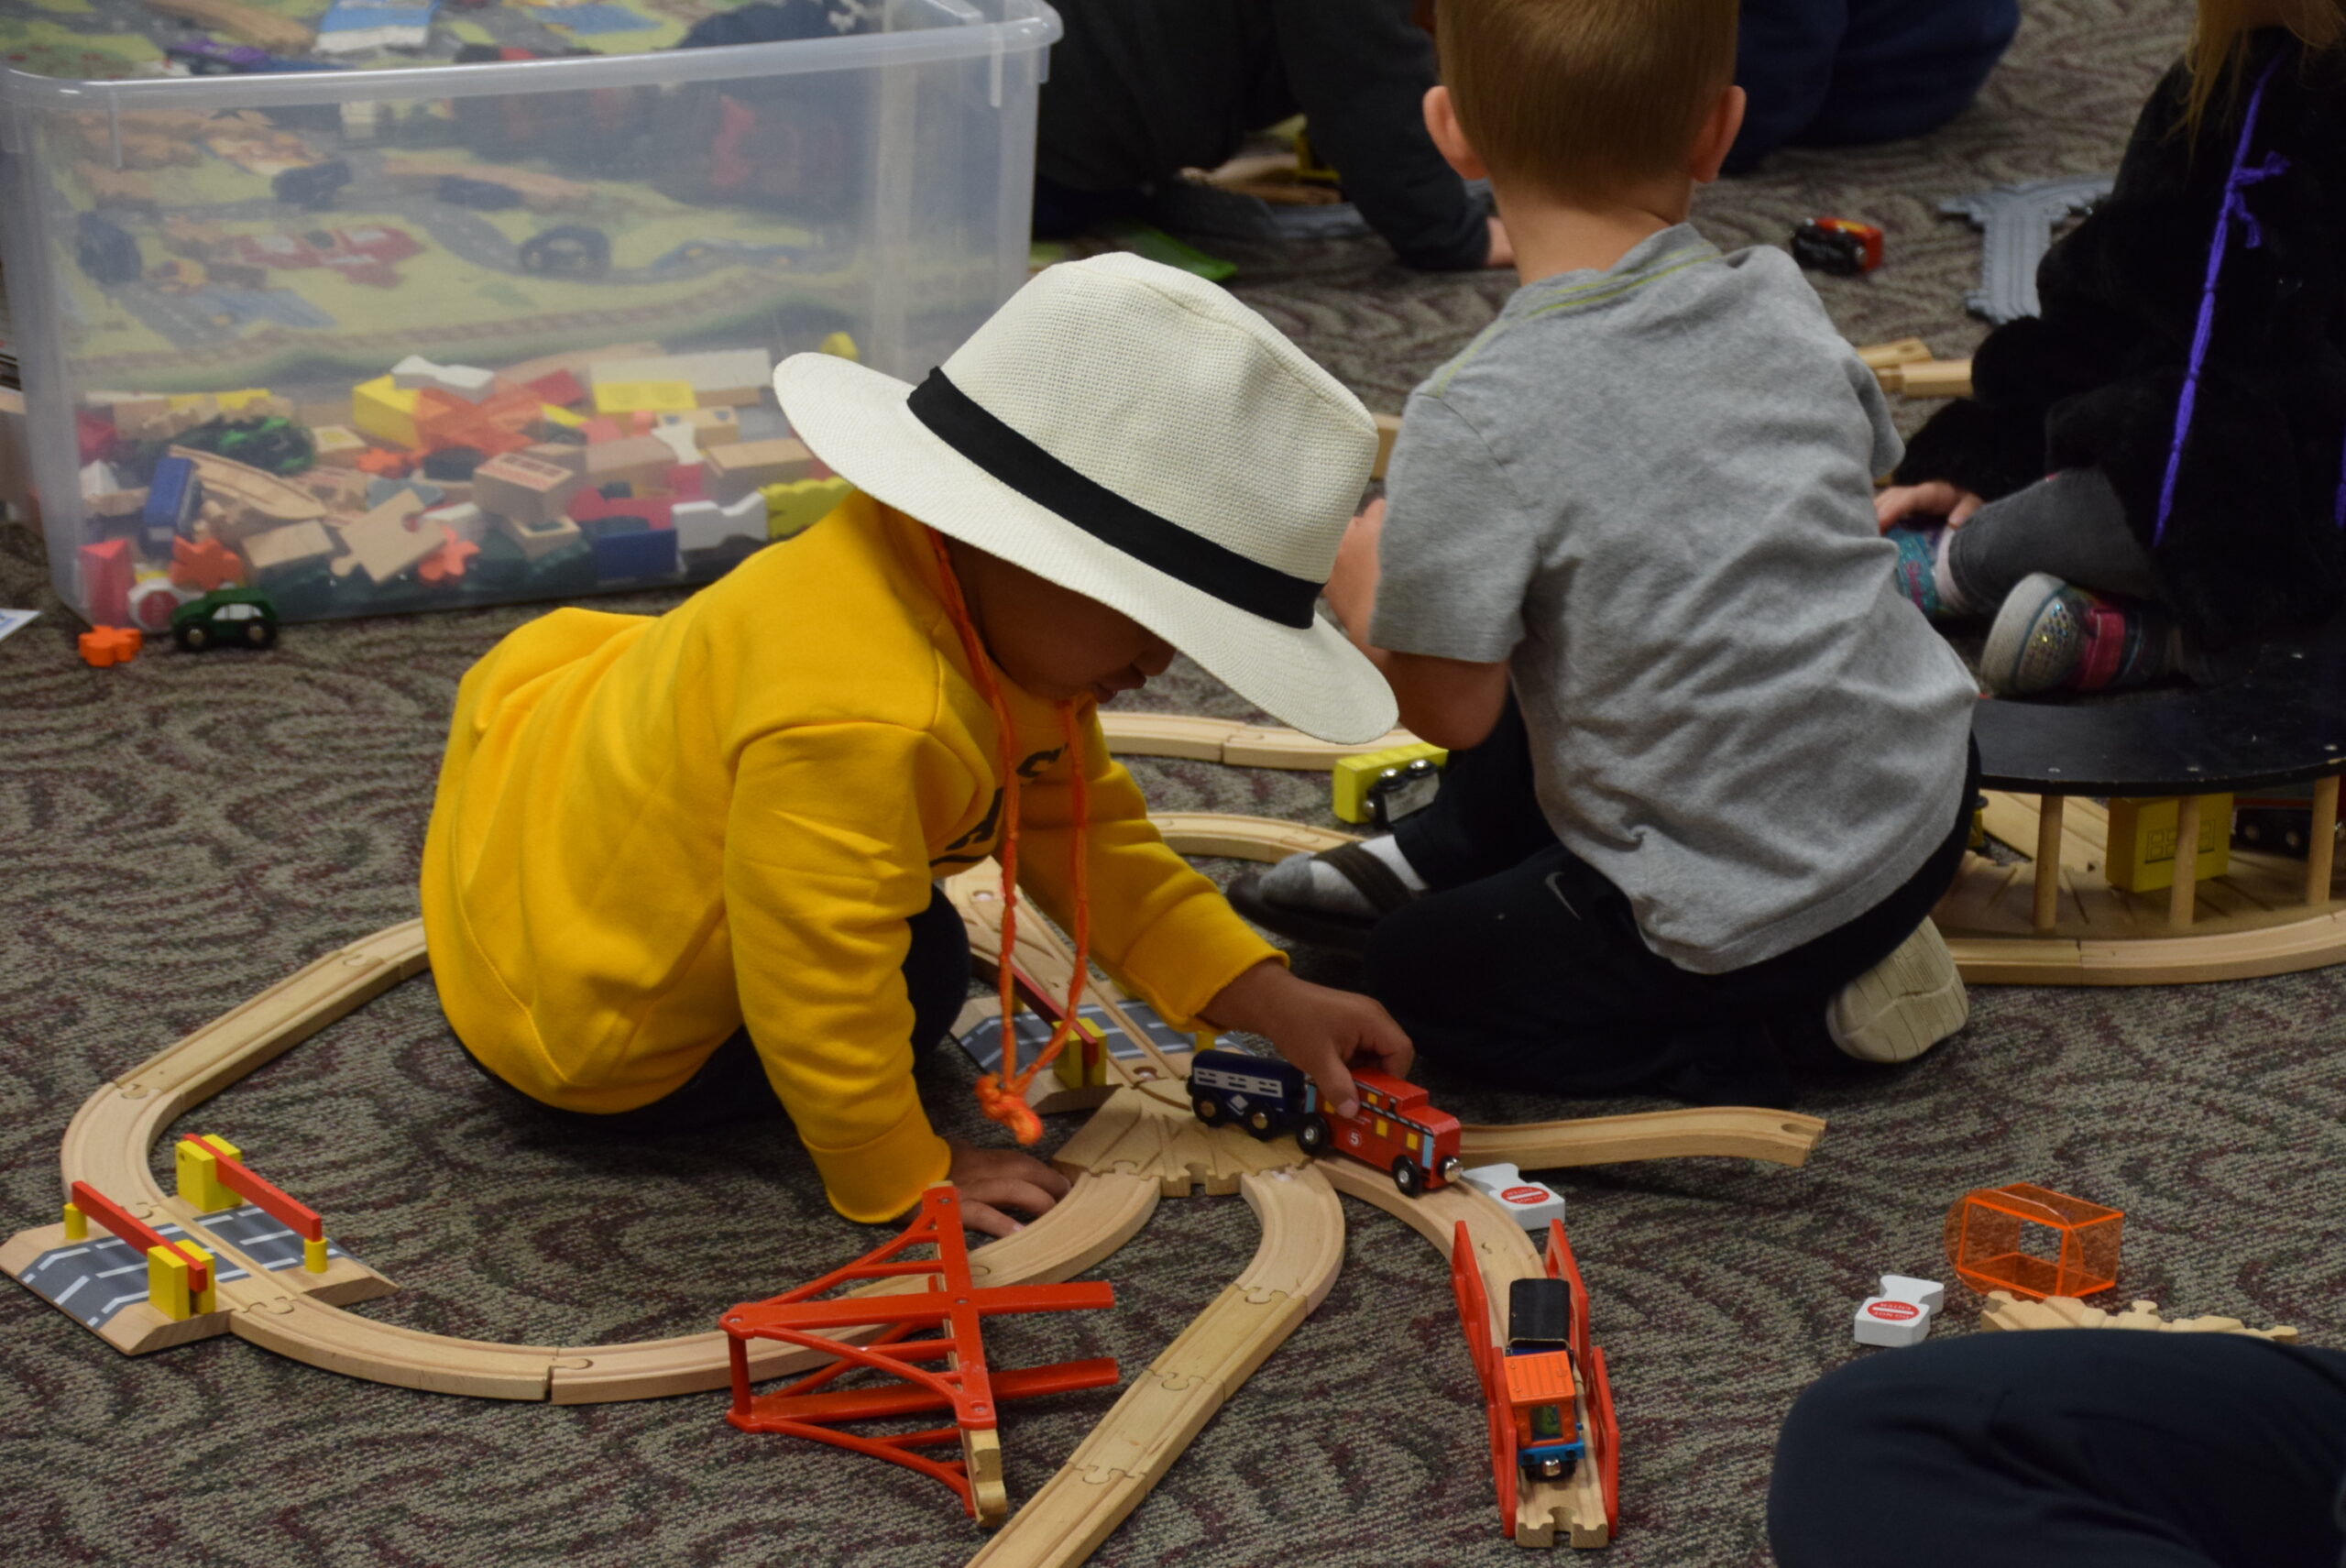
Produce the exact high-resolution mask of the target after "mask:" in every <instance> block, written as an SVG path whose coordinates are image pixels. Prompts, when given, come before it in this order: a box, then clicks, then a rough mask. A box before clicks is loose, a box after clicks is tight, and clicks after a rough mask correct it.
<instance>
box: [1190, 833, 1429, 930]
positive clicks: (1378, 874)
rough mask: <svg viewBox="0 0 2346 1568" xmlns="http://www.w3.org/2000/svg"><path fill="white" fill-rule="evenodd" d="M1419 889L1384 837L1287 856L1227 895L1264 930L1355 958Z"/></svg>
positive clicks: (1415, 876)
mask: <svg viewBox="0 0 2346 1568" xmlns="http://www.w3.org/2000/svg"><path fill="white" fill-rule="evenodd" d="M1425 890H1426V884H1425V879H1424V878H1422V877H1420V876H1419V875H1418V873H1417V871H1416V870H1415V868H1413V867H1412V866H1411V865H1410V864H1409V857H1408V856H1406V855H1404V854H1402V853H1401V847H1400V846H1399V845H1398V844H1397V843H1395V842H1394V840H1393V835H1391V834H1390V833H1387V834H1382V835H1380V836H1378V837H1377V838H1375V839H1367V840H1365V841H1364V842H1361V843H1358V844H1343V845H1339V846H1338V847H1336V848H1335V849H1332V850H1321V851H1320V852H1319V853H1317V854H1303V855H1289V856H1288V858H1287V859H1285V860H1283V861H1280V862H1279V863H1278V864H1277V865H1275V866H1273V867H1272V868H1271V869H1270V870H1268V871H1266V872H1255V873H1253V874H1250V875H1247V876H1243V877H1240V878H1239V879H1238V880H1237V881H1236V882H1233V883H1231V884H1230V889H1229V893H1230V902H1231V905H1232V906H1233V908H1235V909H1236V910H1237V911H1238V913H1240V914H1241V915H1244V916H1246V918H1247V919H1249V920H1252V921H1253V922H1255V925H1257V926H1260V927H1264V928H1265V929H1266V930H1270V931H1276V932H1277V933H1278V934H1279V935H1280V936H1283V937H1291V938H1295V939H1296V940H1297V941H1299V942H1310V943H1311V944H1313V945H1314V946H1317V947H1323V948H1334V949H1336V950H1337V951H1339V952H1348V953H1358V952H1362V951H1364V950H1365V948H1367V946H1368V934H1369V932H1370V931H1371V930H1373V929H1375V927H1376V923H1377V922H1378V921H1379V920H1382V919H1383V918H1384V917H1385V916H1387V915H1390V914H1391V913H1393V911H1395V910H1396V909H1398V908H1400V907H1401V906H1402V905H1405V904H1408V903H1409V901H1410V900H1412V899H1414V898H1416V897H1417V896H1418V894H1421V893H1423V892H1424V891H1425Z"/></svg>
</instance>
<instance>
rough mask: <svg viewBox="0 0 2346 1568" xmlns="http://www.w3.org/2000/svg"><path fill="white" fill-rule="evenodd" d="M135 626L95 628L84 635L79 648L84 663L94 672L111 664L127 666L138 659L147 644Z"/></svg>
mask: <svg viewBox="0 0 2346 1568" xmlns="http://www.w3.org/2000/svg"><path fill="white" fill-rule="evenodd" d="M146 641H147V640H146V638H145V637H143V636H141V635H140V633H139V630H138V629H137V627H135V626H93V627H92V628H91V629H90V630H87V631H84V632H83V633H82V637H81V641H80V642H79V644H78V646H79V647H80V648H81V650H82V663H85V664H87V665H89V666H90V667H91V668H92V669H93V670H103V669H104V668H105V667H106V666H107V665H109V664H127V663H130V661H131V660H133V659H135V658H137V657H138V650H139V648H140V646H141V645H143V644H144V643H145V642H146Z"/></svg>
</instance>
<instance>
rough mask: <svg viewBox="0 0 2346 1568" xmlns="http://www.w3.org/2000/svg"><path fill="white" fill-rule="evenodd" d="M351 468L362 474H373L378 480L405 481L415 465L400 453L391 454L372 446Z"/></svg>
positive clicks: (361, 454)
mask: <svg viewBox="0 0 2346 1568" xmlns="http://www.w3.org/2000/svg"><path fill="white" fill-rule="evenodd" d="M351 466H352V467H354V468H356V469H357V470H358V471H359V472H360V473H362V474H372V475H374V476H375V477H377V478H378V479H404V478H406V477H407V471H408V470H409V469H410V468H412V467H414V466H415V464H414V461H413V460H412V459H411V458H409V457H407V456H405V455H402V454H400V453H397V452H389V451H386V450H384V449H383V448H382V447H379V446H370V447H368V448H367V450H366V451H364V452H362V453H360V454H359V455H358V456H357V457H356V460H354V461H353V462H352V464H351Z"/></svg>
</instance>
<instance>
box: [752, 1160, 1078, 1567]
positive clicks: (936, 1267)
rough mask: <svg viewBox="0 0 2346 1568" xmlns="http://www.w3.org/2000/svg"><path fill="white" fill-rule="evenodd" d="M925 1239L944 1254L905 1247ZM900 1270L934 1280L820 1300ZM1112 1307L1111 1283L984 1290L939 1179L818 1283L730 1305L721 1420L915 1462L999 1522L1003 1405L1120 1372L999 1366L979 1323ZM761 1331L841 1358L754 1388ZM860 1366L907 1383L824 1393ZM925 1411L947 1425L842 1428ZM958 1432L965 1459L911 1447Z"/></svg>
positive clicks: (983, 1517)
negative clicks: (944, 1414)
mask: <svg viewBox="0 0 2346 1568" xmlns="http://www.w3.org/2000/svg"><path fill="white" fill-rule="evenodd" d="M923 1245H926V1246H930V1247H933V1248H935V1249H936V1256H934V1257H933V1258H905V1257H904V1256H902V1254H903V1253H904V1252H905V1251H907V1250H908V1249H910V1248H913V1247H916V1246H923ZM906 1276H912V1277H921V1276H926V1277H927V1278H926V1284H927V1288H926V1289H914V1290H910V1291H906V1292H903V1293H901V1294H889V1295H866V1296H844V1297H838V1298H834V1299H829V1300H817V1299H815V1298H816V1297H818V1296H821V1295H822V1294H823V1293H824V1292H825V1291H827V1290H830V1289H834V1288H837V1287H839V1286H841V1285H846V1284H850V1283H851V1282H853V1281H857V1280H867V1279H882V1278H891V1277H906ZM1115 1304H1116V1292H1115V1288H1114V1287H1113V1286H1110V1285H1106V1284H1094V1285H999V1286H986V1287H982V1288H981V1287H980V1286H979V1285H978V1284H977V1283H976V1281H975V1279H974V1277H972V1276H971V1274H970V1253H969V1244H968V1243H967V1242H966V1241H965V1240H964V1239H963V1238H962V1234H961V1198H960V1194H959V1193H958V1192H956V1191H955V1190H953V1189H952V1188H951V1187H949V1186H945V1185H939V1186H936V1187H931V1188H929V1189H927V1190H926V1191H924V1192H923V1193H922V1194H921V1198H920V1213H919V1215H918V1216H917V1217H916V1218H915V1220H914V1221H913V1223H911V1224H910V1225H909V1226H907V1227H906V1228H905V1230H904V1234H902V1235H900V1236H898V1237H897V1238H896V1239H895V1240H894V1241H892V1242H889V1243H888V1244H886V1245H883V1246H880V1247H877V1248H874V1249H873V1250H872V1251H871V1252H868V1253H866V1254H864V1255H863V1256H861V1257H860V1258H858V1259H857V1260H856V1261H855V1262H853V1263H850V1264H849V1265H848V1266H846V1267H844V1268H837V1269H833V1270H832V1271H831V1272H830V1273H828V1274H827V1275H825V1276H823V1277H822V1278H820V1279H817V1280H816V1281H815V1282H814V1283H813V1284H811V1285H802V1286H800V1287H799V1288H797V1289H795V1290H791V1291H786V1292H784V1294H782V1295H780V1296H776V1297H773V1298H772V1299H769V1300H764V1301H751V1302H749V1303H746V1304H744V1305H742V1306H739V1307H736V1308H734V1309H733V1310H731V1311H729V1312H728V1313H726V1314H725V1316H724V1317H723V1318H721V1319H719V1320H718V1326H719V1327H720V1328H722V1329H723V1330H724V1331H725V1332H726V1335H727V1337H728V1340H729V1349H730V1350H731V1352H732V1358H733V1408H732V1409H731V1410H729V1411H728V1412H727V1413H726V1417H725V1419H726V1420H729V1421H730V1422H732V1423H733V1424H734V1425H735V1426H737V1427H739V1428H740V1429H741V1430H742V1431H769V1432H785V1433H788V1434H789V1435H790V1436H793V1437H804V1438H812V1439H813V1440H814V1441H816V1442H827V1443H830V1444H831V1445H833V1446H834V1447H838V1448H845V1449H850V1450H852V1451H853V1452H855V1453H868V1454H871V1455H872V1457H874V1458H877V1459H885V1460H888V1461H890V1462H891V1463H893V1464H901V1465H903V1466H904V1467H905V1468H906V1469H908V1470H916V1471H918V1472H919V1473H920V1474H922V1475H927V1476H931V1477H933V1478H935V1479H936V1480H938V1481H942V1482H943V1483H944V1484H945V1485H946V1486H949V1487H951V1488H952V1489H953V1492H954V1494H955V1495H956V1496H958V1497H959V1498H960V1499H961V1504H962V1507H964V1508H967V1509H968V1510H969V1513H970V1517H971V1518H972V1519H976V1520H977V1521H978V1522H979V1523H980V1524H982V1525H986V1526H989V1527H991V1526H992V1525H997V1524H1000V1523H1001V1522H1002V1521H1003V1519H1004V1518H1006V1517H1007V1516H1008V1513H1009V1506H1008V1499H1007V1497H1005V1495H1004V1493H1003V1486H1002V1469H1001V1462H1002V1456H1001V1445H1000V1437H999V1432H998V1428H999V1426H1000V1421H1001V1406H1002V1401H1003V1400H1005V1399H1015V1398H1025V1397H1027V1396H1030V1395H1036V1394H1058V1393H1066V1392H1069V1391H1070V1390H1073V1389H1077V1388H1101V1387H1109V1386H1111V1385H1113V1383H1114V1382H1115V1381H1116V1363H1115V1362H1114V1360H1113V1359H1111V1358H1104V1357H1103V1358H1101V1359H1096V1360H1091V1361H1070V1362H1066V1363H1063V1364H1061V1365H1057V1366H1036V1367H1031V1368H1025V1369H1020V1370H1005V1369H1003V1368H1000V1367H996V1366H993V1365H990V1364H989V1362H988V1361H987V1359H986V1354H985V1346H984V1343H983V1342H982V1340H981V1337H980V1329H979V1325H980V1324H981V1322H982V1321H984V1320H985V1319H986V1318H988V1317H990V1316H992V1315H995V1314H998V1313H1005V1312H1015V1313H1027V1312H1063V1311H1069V1310H1079V1309H1082V1308H1093V1307H1113V1306H1114V1305H1115ZM872 1327H878V1328H880V1329H881V1331H882V1332H880V1333H879V1334H878V1335H876V1336H875V1337H873V1338H872V1339H869V1340H866V1341H864V1342H863V1343H860V1344H859V1343H853V1342H851V1341H850V1340H847V1339H844V1338H841V1337H839V1334H840V1332H841V1331H843V1330H845V1331H852V1330H855V1329H861V1328H872ZM918 1329H926V1330H928V1331H930V1333H931V1335H932V1337H930V1338H926V1339H917V1340H916V1339H910V1338H907V1337H905V1336H907V1335H908V1334H910V1333H912V1332H914V1331H915V1330H918ZM753 1339H767V1340H779V1341H781V1342H782V1343H784V1344H790V1345H795V1346H797V1347H799V1348H801V1349H804V1350H813V1351H819V1352H821V1353H823V1354H827V1355H830V1356H834V1357H836V1358H837V1359H835V1360H833V1361H832V1362H831V1363H830V1364H829V1365H828V1366H825V1367H823V1368H821V1369H820V1370H818V1371H816V1372H812V1373H809V1374H808V1375H807V1376H804V1377H801V1378H799V1379H797V1380H796V1381H795V1382H793V1383H791V1384H789V1385H787V1386H786V1387H783V1388H780V1389H778V1390H776V1391H775V1392H773V1393H771V1394H753V1393H751V1387H750V1360H749V1346H750V1341H751V1340H753ZM922 1362H942V1363H943V1364H944V1368H943V1370H940V1371H931V1370H929V1369H928V1368H926V1367H925V1366H923V1365H920V1363H922ZM857 1366H862V1367H867V1368H869V1369H871V1370H872V1371H874V1372H878V1373H881V1374H882V1375H884V1376H889V1377H893V1378H897V1379H899V1380H900V1381H901V1382H902V1383H903V1384H904V1385H906V1387H893V1388H857V1389H848V1390H838V1391H833V1392H828V1393H824V1392H817V1390H819V1389H822V1388H823V1387H825V1386H826V1385H827V1384H828V1383H830V1382H831V1381H832V1380H833V1379H834V1378H836V1377H838V1376H839V1375H840V1374H841V1373H843V1372H847V1371H849V1370H850V1369H851V1368H853V1367H857ZM924 1410H946V1411H949V1412H950V1414H951V1420H952V1425H950V1426H945V1427H937V1428H933V1429H931V1430H928V1431H913V1432H904V1433H900V1434H897V1435H893V1436H888V1437H866V1436H863V1435H861V1434H860V1433H856V1432H849V1431H839V1429H838V1423H839V1422H840V1421H854V1420H884V1419H891V1418H896V1417H902V1416H909V1415H915V1414H917V1413H919V1412H921V1411H924ZM957 1439H958V1440H959V1442H960V1444H961V1453H962V1457H961V1459H960V1460H959V1461H952V1460H936V1459H930V1458H927V1457H926V1456H925V1455H923V1454H919V1453H915V1452H913V1451H914V1450H915V1448H921V1447H926V1446H928V1445H931V1444H935V1443H944V1442H954V1441H955V1440H957ZM973 1458H974V1459H975V1460H976V1461H977V1462H976V1463H972V1460H973Z"/></svg>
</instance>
